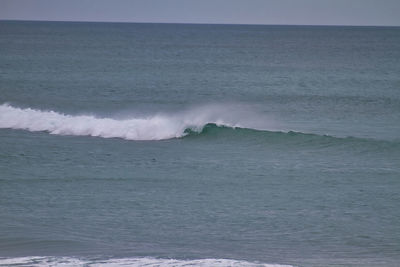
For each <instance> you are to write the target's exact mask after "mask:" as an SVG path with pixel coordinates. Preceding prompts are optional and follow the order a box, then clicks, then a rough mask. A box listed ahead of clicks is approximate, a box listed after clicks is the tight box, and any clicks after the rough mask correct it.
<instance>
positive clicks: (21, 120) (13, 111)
mask: <svg viewBox="0 0 400 267" xmlns="http://www.w3.org/2000/svg"><path fill="white" fill-rule="evenodd" d="M266 122H267V119H266V118H263V117H262V116H260V115H256V114H255V112H253V111H250V110H248V109H245V108H242V109H241V108H240V107H239V106H235V105H205V106H200V107H195V108H192V109H188V110H185V111H183V112H176V113H156V114H153V115H147V116H143V115H142V116H135V115H133V116H127V117H124V118H120V119H118V118H112V117H97V116H94V115H69V114H63V113H59V112H56V111H52V110H49V111H44V110H38V109H32V108H19V107H14V106H12V105H10V104H7V103H5V104H2V105H0V128H11V129H23V130H28V131H32V132H38V131H45V132H49V133H50V134H55V135H76V136H95V137H103V138H123V139H126V140H164V139H171V138H179V137H183V136H185V135H187V130H191V131H195V132H201V130H202V129H203V128H204V126H205V125H207V124H209V123H213V124H216V125H217V126H225V127H232V128H236V127H238V128H251V129H257V130H266V127H267V123H266ZM270 124H271V123H270Z"/></svg>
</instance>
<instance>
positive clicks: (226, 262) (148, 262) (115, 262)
mask: <svg viewBox="0 0 400 267" xmlns="http://www.w3.org/2000/svg"><path fill="white" fill-rule="evenodd" d="M10 265H11V266H32V267H50V266H52V267H53V266H76V267H78V266H82V267H84V266H85V267H109V266H110V267H111V266H130V267H136V266H147V267H156V266H167V267H181V266H182V267H183V266H199V267H208V266H210V267H226V266H230V267H293V266H291V265H280V264H266V263H254V262H248V261H242V260H231V259H198V260H175V259H157V258H122V259H107V260H85V259H79V258H73V257H18V258H0V266H10Z"/></svg>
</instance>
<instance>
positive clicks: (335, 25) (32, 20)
mask: <svg viewBox="0 0 400 267" xmlns="http://www.w3.org/2000/svg"><path fill="white" fill-rule="evenodd" d="M1 21H10V22H19V21H21V22H71V23H126V24H128V23H131V24H186V25H238V26H241V25H242V26H303V27H385V28H386V27H395V28H396V27H397V28H399V27H400V25H372V24H371V25H359V24H356V25H354V24H264V23H204V22H154V21H101V20H98V21H97V20H46V19H43V20H42V19H0V22H1Z"/></svg>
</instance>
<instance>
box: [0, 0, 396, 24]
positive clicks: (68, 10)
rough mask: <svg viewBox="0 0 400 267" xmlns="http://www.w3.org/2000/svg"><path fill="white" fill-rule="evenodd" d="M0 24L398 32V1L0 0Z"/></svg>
mask: <svg viewBox="0 0 400 267" xmlns="http://www.w3.org/2000/svg"><path fill="white" fill-rule="evenodd" d="M0 20H56V21H116V22H119V21H121V22H168V23H171V22H178V23H224V24H285V25H287V24H295V25H389V26H400V0H65V1H60V0H0Z"/></svg>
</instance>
